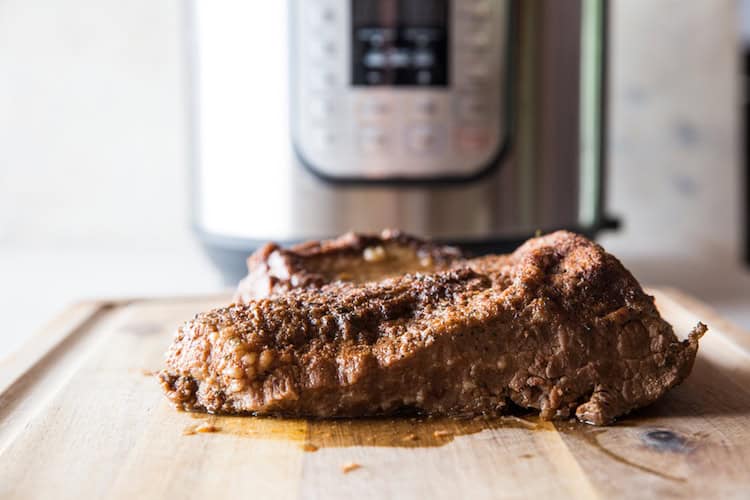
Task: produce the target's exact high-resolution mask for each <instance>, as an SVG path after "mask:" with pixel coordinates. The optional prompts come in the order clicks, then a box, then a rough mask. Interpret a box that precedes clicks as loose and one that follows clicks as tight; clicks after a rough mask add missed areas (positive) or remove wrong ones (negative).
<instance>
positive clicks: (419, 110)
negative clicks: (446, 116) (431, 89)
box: [414, 97, 439, 118]
mask: <svg viewBox="0 0 750 500" xmlns="http://www.w3.org/2000/svg"><path fill="white" fill-rule="evenodd" d="M438 111H439V106H438V101H437V99H435V98H432V97H418V98H417V99H416V101H415V102H414V112H415V114H416V115H417V116H424V117H425V118H428V117H431V116H435V115H437V114H438Z"/></svg>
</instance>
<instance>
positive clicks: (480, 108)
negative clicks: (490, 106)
mask: <svg viewBox="0 0 750 500" xmlns="http://www.w3.org/2000/svg"><path fill="white" fill-rule="evenodd" d="M456 104H457V108H458V116H459V118H461V119H462V120H465V121H477V120H482V119H484V118H485V117H486V116H487V101H486V100H483V99H481V98H480V97H479V96H475V95H466V96H462V97H460V98H459V99H458V102H457V103H456Z"/></svg>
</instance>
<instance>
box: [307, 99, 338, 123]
mask: <svg viewBox="0 0 750 500" xmlns="http://www.w3.org/2000/svg"><path fill="white" fill-rule="evenodd" d="M308 108H309V110H310V116H311V117H312V118H314V119H318V120H322V119H325V118H329V117H330V116H331V115H332V114H333V111H334V105H333V101H331V100H330V99H312V100H310V104H309V106H308Z"/></svg>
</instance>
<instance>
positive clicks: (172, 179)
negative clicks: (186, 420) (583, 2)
mask: <svg viewBox="0 0 750 500" xmlns="http://www.w3.org/2000/svg"><path fill="white" fill-rule="evenodd" d="M181 6H182V2H179V1H176V0H164V1H160V2H152V1H147V0H130V1H128V2H122V1H115V0H66V1H64V2H62V1H59V0H58V1H53V0H0V283H2V286H1V287H0V313H1V314H2V315H3V318H4V321H5V322H6V324H7V321H10V325H11V330H13V331H16V332H17V334H16V335H14V336H12V338H10V339H9V341H10V343H11V344H13V343H17V342H20V339H21V338H22V337H24V336H25V335H27V334H28V333H30V332H31V330H33V329H34V328H35V327H36V326H38V325H39V324H40V323H41V322H43V321H44V320H46V319H48V318H49V317H50V315H51V314H53V313H54V312H55V311H56V310H58V309H60V308H62V307H63V306H65V305H66V304H69V303H70V302H71V301H73V300H76V299H80V298H84V297H94V296H100V295H108V296H112V295H117V296H121V295H133V294H137V295H148V294H175V293H201V292H209V291H213V290H216V289H218V288H219V287H220V281H219V277H218V274H217V273H216V272H215V271H214V270H213V269H212V268H211V266H210V265H209V263H208V261H207V259H205V258H204V257H203V255H202V254H201V252H200V250H199V248H198V246H197V244H196V243H195V241H194V240H193V238H192V237H191V234H190V227H189V200H188V189H187V186H188V184H187V173H188V170H187V166H186V157H187V156H186V154H187V143H186V137H187V134H186V131H187V123H186V118H187V117H186V113H185V108H184V103H185V101H186V95H185V74H186V67H185V53H184V47H183V45H182V39H181V31H180V30H181V24H180V21H181V13H180V10H181V8H182V7H181ZM611 7H612V26H611V29H612V32H611V33H612V46H611V60H610V64H611V82H610V98H611V100H610V117H611V119H610V124H611V128H610V133H609V153H610V165H609V167H610V173H609V183H608V186H609V187H608V191H609V198H610V199H609V207H610V212H612V213H614V214H615V215H617V216H620V217H622V219H623V221H624V226H623V229H622V230H621V231H620V232H619V233H616V234H612V235H607V236H606V237H603V238H602V242H603V243H604V244H605V245H606V246H607V247H608V248H609V249H611V250H613V251H615V252H617V253H619V254H620V255H621V256H622V257H623V259H624V260H625V261H626V263H627V264H629V265H631V266H632V267H633V269H634V270H635V273H636V275H637V276H638V277H640V278H641V279H642V280H643V281H645V282H647V283H667V284H672V285H677V286H681V287H683V288H686V289H688V291H690V292H692V293H696V294H698V295H700V296H703V297H704V298H705V299H706V300H709V301H712V302H714V304H715V306H716V307H718V308H720V309H722V311H724V312H725V313H727V314H729V315H730V316H732V317H733V318H734V319H735V320H736V321H740V322H746V324H747V325H750V318H748V317H747V316H745V315H744V314H745V312H744V309H745V306H744V304H746V303H747V291H748V290H750V287H749V286H748V280H747V275H746V274H743V273H742V272H741V271H739V269H740V267H739V264H738V261H739V258H738V255H739V244H740V243H739V242H740V234H741V233H740V217H739V213H740V209H739V206H740V185H741V184H740V170H739V147H740V143H739V138H740V133H739V129H738V125H739V109H740V108H739V106H740V94H739V90H740V85H739V83H740V80H739V70H740V68H739V62H740V58H739V52H738V26H739V22H740V21H739V19H738V4H737V3H736V2H735V1H732V0H712V1H710V2H709V1H705V0H656V1H654V0H614V1H613V2H612V4H611ZM248 216H250V215H248ZM686 266H687V267H686ZM717 270H720V271H721V272H720V273H719V272H718V271H717ZM717 274H719V275H721V276H729V275H731V276H732V277H731V279H726V278H722V279H719V280H716V279H712V278H711V277H712V276H716V275H717ZM743 294H744V295H743ZM8 318H10V319H8Z"/></svg>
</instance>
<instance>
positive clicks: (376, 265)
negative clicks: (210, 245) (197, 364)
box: [234, 229, 461, 302]
mask: <svg viewBox="0 0 750 500" xmlns="http://www.w3.org/2000/svg"><path fill="white" fill-rule="evenodd" d="M460 258H461V252H460V251H459V250H458V249H457V248H454V247H449V246H441V245H436V244H433V243H429V242H426V241H423V240H420V239H418V238H414V237H412V236H409V235H406V234H404V233H401V232H400V231H394V230H389V229H386V230H385V231H383V232H382V233H381V234H380V235H378V236H371V235H362V234H355V233H348V234H345V235H343V236H341V237H340V238H337V239H335V240H326V241H309V242H307V243H302V244H300V245H296V246H293V247H291V248H289V249H285V248H281V247H279V246H278V245H276V244H275V243H268V244H266V245H265V246H263V247H262V248H260V249H259V250H258V251H256V252H255V253H254V254H252V255H251V256H250V257H249V258H248V259H247V268H248V275H247V277H246V278H245V279H243V280H242V281H241V282H240V285H239V287H238V289H237V293H236V294H235V298H234V300H235V301H236V302H247V301H249V300H252V299H260V298H264V297H270V296H273V295H277V294H280V293H284V292H287V291H289V290H291V289H292V288H318V287H320V286H321V285H324V284H326V283H330V282H332V281H337V280H340V281H350V282H354V283H364V282H367V281H373V280H379V279H383V278H388V277H392V276H398V275H401V274H405V273H409V272H429V271H437V270H440V269H445V268H446V267H447V266H448V265H450V264H451V263H452V262H454V261H455V260H458V259H460Z"/></svg>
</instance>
